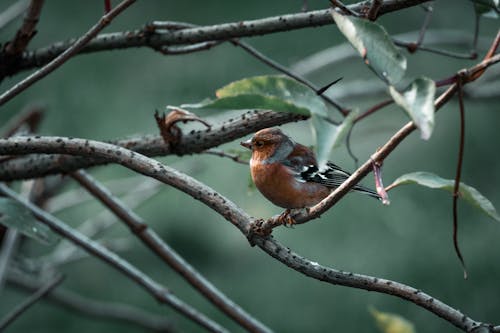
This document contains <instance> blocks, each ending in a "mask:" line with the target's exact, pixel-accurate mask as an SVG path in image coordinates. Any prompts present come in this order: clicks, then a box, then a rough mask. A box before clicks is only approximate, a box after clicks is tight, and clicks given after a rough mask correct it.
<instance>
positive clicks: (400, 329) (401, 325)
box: [370, 308, 415, 333]
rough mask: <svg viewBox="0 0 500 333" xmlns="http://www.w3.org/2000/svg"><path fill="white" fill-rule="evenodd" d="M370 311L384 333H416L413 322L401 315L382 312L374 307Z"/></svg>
mask: <svg viewBox="0 0 500 333" xmlns="http://www.w3.org/2000/svg"><path fill="white" fill-rule="evenodd" d="M370 313H371V314H372V316H373V318H374V319H375V322H376V323H377V326H378V328H379V330H380V332H382V333H415V327H414V326H413V324H412V323H411V322H410V321H408V320H407V319H405V318H403V317H401V316H400V315H397V314H394V313H389V312H381V311H378V310H376V309H374V308H370Z"/></svg>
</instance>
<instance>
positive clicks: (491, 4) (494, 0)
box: [472, 0, 500, 19]
mask: <svg viewBox="0 0 500 333" xmlns="http://www.w3.org/2000/svg"><path fill="white" fill-rule="evenodd" d="M472 2H473V3H474V10H475V11H476V14H478V15H481V16H484V17H487V18H492V19H497V18H498V12H499V11H500V1H499V0H472Z"/></svg>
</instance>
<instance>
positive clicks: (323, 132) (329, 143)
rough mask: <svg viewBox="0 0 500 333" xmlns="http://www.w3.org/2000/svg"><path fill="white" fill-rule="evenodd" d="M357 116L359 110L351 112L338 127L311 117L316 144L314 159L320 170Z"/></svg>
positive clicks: (316, 117) (321, 119) (319, 118)
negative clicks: (315, 158)
mask: <svg viewBox="0 0 500 333" xmlns="http://www.w3.org/2000/svg"><path fill="white" fill-rule="evenodd" d="M358 114H359V110H352V111H351V112H349V114H348V115H347V117H345V118H344V121H343V122H342V124H340V125H335V124H332V123H330V122H328V121H326V120H325V119H323V118H322V117H318V116H315V115H313V116H312V117H311V124H312V125H313V134H314V136H315V142H316V157H317V160H318V165H319V166H320V168H321V167H323V166H324V165H325V164H326V162H327V161H328V158H329V156H330V151H331V150H332V149H333V148H337V147H339V146H340V145H341V143H342V142H343V140H344V139H345V137H346V135H347V134H348V133H349V130H350V129H351V128H352V125H353V123H354V119H356V116H357V115H358Z"/></svg>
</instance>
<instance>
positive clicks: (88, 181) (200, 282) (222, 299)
mask: <svg viewBox="0 0 500 333" xmlns="http://www.w3.org/2000/svg"><path fill="white" fill-rule="evenodd" d="M71 176H72V177H73V178H74V179H75V180H76V181H78V183H80V185H82V186H83V187H84V188H85V189H87V191H89V192H90V193H91V194H92V195H93V196H95V197H96V198H97V199H98V200H99V201H101V202H102V203H103V204H104V205H105V206H106V207H108V208H109V209H110V210H111V211H112V212H113V213H114V214H115V215H116V216H117V217H118V218H119V219H121V220H122V221H123V222H125V224H127V226H128V227H129V228H130V229H131V231H132V232H133V233H134V234H135V235H136V236H137V237H138V238H140V239H141V241H142V242H143V243H144V244H145V245H146V246H148V247H149V248H150V249H151V250H152V251H153V252H154V253H155V254H156V255H158V256H159V257H160V258H161V259H162V260H163V261H164V262H166V263H167V264H168V265H169V266H170V267H172V268H173V269H174V270H175V271H177V273H179V274H180V275H181V276H182V277H183V278H184V279H186V280H187V281H188V282H189V283H190V284H191V285H192V286H193V287H194V288H195V289H197V290H198V291H199V292H200V293H201V294H202V295H204V296H205V297H206V298H207V299H208V300H209V301H210V302H212V303H213V304H214V305H215V306H216V307H218V308H219V309H220V310H221V311H222V312H224V313H225V314H226V315H228V316H229V317H230V318H231V319H233V320H234V321H236V322H237V323H238V324H239V325H241V326H242V327H244V328H245V329H247V330H248V331H249V332H271V330H270V329H269V328H268V327H266V326H264V325H263V324H262V323H260V322H259V321H257V320H256V319H255V318H253V317H252V316H251V315H250V314H249V313H247V312H246V311H245V310H243V309H242V308H241V307H240V306H239V305H238V304H236V303H234V302H233V301H232V300H231V299H229V298H228V297H227V296H226V295H224V294H223V293H222V292H221V291H219V290H218V289H217V288H216V287H215V286H214V285H213V284H211V283H210V282H209V281H208V280H207V279H205V277H203V275H201V274H200V273H199V272H198V271H196V269H195V268H194V267H193V266H191V265H189V263H188V262H186V261H185V260H184V259H183V258H182V257H181V256H180V255H179V254H178V253H176V252H175V251H174V250H173V249H172V248H171V247H170V246H169V245H168V244H167V243H165V242H164V241H163V240H162V239H161V237H160V236H158V234H157V233H156V232H155V231H154V230H153V229H151V228H149V227H148V226H147V224H146V223H145V222H144V221H143V220H142V218H140V217H139V216H138V215H137V214H135V213H134V212H133V211H131V210H130V209H128V208H127V206H125V204H124V203H122V202H121V201H120V200H119V199H118V198H116V197H114V196H113V195H112V194H111V193H110V192H109V191H108V190H107V189H106V188H105V187H104V186H103V185H101V184H100V183H99V182H97V181H96V180H95V179H93V177H91V176H90V175H89V174H87V173H86V172H84V171H77V172H73V173H72V174H71Z"/></svg>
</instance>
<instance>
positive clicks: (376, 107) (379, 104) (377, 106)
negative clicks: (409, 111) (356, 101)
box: [354, 98, 394, 123]
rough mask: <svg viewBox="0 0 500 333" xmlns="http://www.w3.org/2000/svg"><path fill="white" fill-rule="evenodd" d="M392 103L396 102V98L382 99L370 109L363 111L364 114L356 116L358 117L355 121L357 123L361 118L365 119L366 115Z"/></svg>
mask: <svg viewBox="0 0 500 333" xmlns="http://www.w3.org/2000/svg"><path fill="white" fill-rule="evenodd" d="M392 103H394V100H393V99H392V98H391V99H386V100H385V101H382V102H380V103H378V104H376V105H374V106H372V107H371V108H369V109H368V110H366V111H365V112H363V113H362V114H360V115H359V116H357V117H356V119H354V123H357V122H358V121H360V120H361V119H364V118H366V117H368V116H369V115H371V114H373V113H375V112H376V111H378V110H380V109H382V108H384V107H386V106H387V105H391V104H392Z"/></svg>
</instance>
